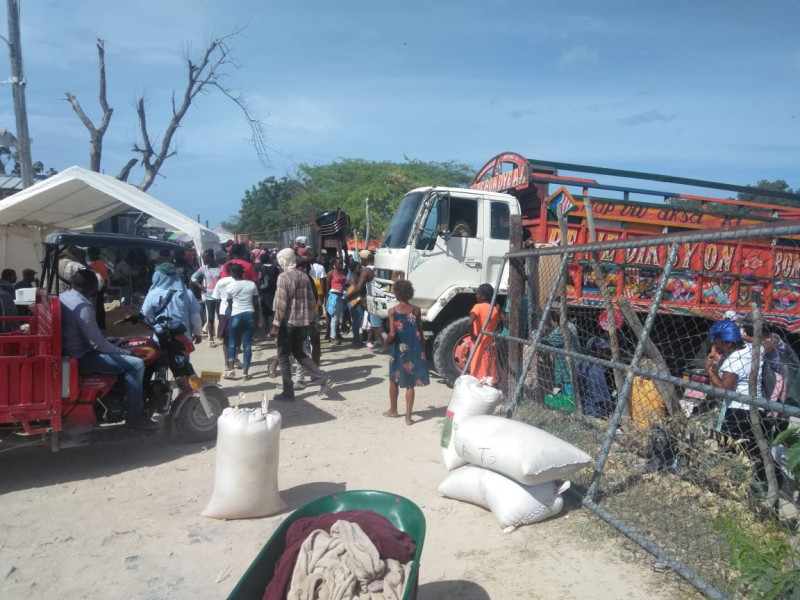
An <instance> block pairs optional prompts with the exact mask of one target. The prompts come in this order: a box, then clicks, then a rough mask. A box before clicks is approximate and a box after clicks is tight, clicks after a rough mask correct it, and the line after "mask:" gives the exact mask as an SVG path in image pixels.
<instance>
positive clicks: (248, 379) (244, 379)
mask: <svg viewBox="0 0 800 600" xmlns="http://www.w3.org/2000/svg"><path fill="white" fill-rule="evenodd" d="M252 378H253V376H252V375H250V374H249V373H245V374H244V375H242V380H243V381H250V380H251V379H252Z"/></svg>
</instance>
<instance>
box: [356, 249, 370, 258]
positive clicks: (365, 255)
mask: <svg viewBox="0 0 800 600" xmlns="http://www.w3.org/2000/svg"><path fill="white" fill-rule="evenodd" d="M358 255H359V256H360V257H361V258H369V257H370V256H372V252H370V251H369V250H361V251H359V253H358Z"/></svg>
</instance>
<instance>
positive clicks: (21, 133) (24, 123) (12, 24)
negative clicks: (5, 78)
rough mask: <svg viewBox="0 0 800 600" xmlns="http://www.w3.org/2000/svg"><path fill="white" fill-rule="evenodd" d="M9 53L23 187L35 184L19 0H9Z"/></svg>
mask: <svg viewBox="0 0 800 600" xmlns="http://www.w3.org/2000/svg"><path fill="white" fill-rule="evenodd" d="M6 44H8V55H9V57H10V59H11V79H10V80H9V83H11V89H12V91H13V94H14V116H15V118H16V121H17V156H18V158H19V169H20V174H21V175H22V187H23V188H27V187H30V186H32V185H33V165H32V162H31V138H30V136H29V135H28V111H27V109H26V108H25V76H24V75H23V73H22V42H21V40H20V34H19V0H8V39H7V40H6Z"/></svg>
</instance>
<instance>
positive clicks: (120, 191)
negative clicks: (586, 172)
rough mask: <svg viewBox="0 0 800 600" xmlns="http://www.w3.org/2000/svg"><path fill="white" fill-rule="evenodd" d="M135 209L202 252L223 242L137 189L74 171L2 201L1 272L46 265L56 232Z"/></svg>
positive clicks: (0, 206)
mask: <svg viewBox="0 0 800 600" xmlns="http://www.w3.org/2000/svg"><path fill="white" fill-rule="evenodd" d="M128 208H135V209H137V210H140V211H142V212H143V213H146V214H148V215H151V216H153V217H155V218H157V219H159V220H161V221H163V222H165V223H168V224H170V225H172V226H173V227H175V229H178V230H180V231H185V232H187V233H188V234H189V235H191V237H192V240H193V241H194V243H195V247H196V248H197V249H198V252H202V250H204V249H206V248H216V247H218V246H219V237H218V236H217V234H216V233H214V232H213V231H211V230H210V229H208V228H206V227H203V226H202V225H200V224H199V223H197V222H196V221H193V220H192V219H191V218H189V217H187V216H186V215H184V214H183V213H180V212H178V211H177V210H175V209H174V208H171V207H169V206H167V205H166V204H164V203H163V202H160V201H158V200H156V199H155V198H153V197H152V196H150V195H148V194H146V193H145V192H143V191H141V190H140V189H138V188H137V187H135V186H132V185H130V184H129V183H125V182H123V181H119V180H118V179H115V178H114V177H111V176H110V175H102V174H100V173H95V172H93V171H88V170H86V169H83V168H81V167H70V168H69V169H66V170H65V171H62V172H61V173H58V174H57V175H54V176H53V177H50V178H49V179H45V180H44V181H41V182H39V183H37V184H35V185H33V186H31V187H29V188H27V189H24V190H22V191H21V192H17V193H16V194H14V195H13V196H10V197H9V198H7V199H5V200H3V201H0V267H2V268H12V269H16V270H17V272H20V271H21V270H22V269H23V268H26V267H31V266H34V265H38V264H41V262H42V260H43V259H44V251H43V248H42V239H43V238H44V236H45V235H46V234H47V233H50V232H51V231H54V230H56V229H66V230H80V229H86V228H89V227H91V226H92V225H94V224H95V223H97V222H99V221H102V220H103V219H107V218H108V217H111V216H114V215H116V214H118V213H121V212H123V211H125V210H127V209H128Z"/></svg>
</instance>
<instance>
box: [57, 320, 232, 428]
mask: <svg viewBox="0 0 800 600" xmlns="http://www.w3.org/2000/svg"><path fill="white" fill-rule="evenodd" d="M123 323H128V324H132V325H137V324H141V325H144V326H145V327H147V328H148V329H149V330H150V331H151V332H152V335H151V336H149V337H147V336H131V337H125V338H121V339H117V340H113V339H112V340H109V341H110V342H111V343H113V344H115V345H117V346H119V347H120V348H123V349H125V350H127V351H129V352H130V353H131V354H132V355H133V356H137V357H139V358H141V359H142V360H143V361H144V363H145V371H144V382H143V383H144V410H145V412H146V413H147V415H148V416H150V417H152V416H153V414H155V413H159V414H162V415H164V427H165V431H166V433H167V435H168V436H170V437H173V436H178V437H181V438H183V439H184V440H186V441H189V442H202V441H208V440H212V439H215V438H216V435H217V419H218V418H219V416H220V415H221V414H222V411H223V410H224V409H225V408H226V407H227V406H228V399H227V396H226V395H225V393H224V392H223V391H222V390H221V389H220V388H219V387H218V386H217V385H216V384H213V383H206V382H204V381H203V380H202V379H201V378H200V377H199V376H198V375H197V374H196V373H195V370H194V367H193V366H192V364H191V362H190V361H189V355H190V354H191V353H192V352H193V351H194V344H193V343H192V340H191V339H190V338H189V337H188V336H187V335H186V328H185V326H184V325H183V324H181V323H177V322H173V320H172V319H170V318H169V317H166V316H160V317H158V318H157V319H156V320H155V321H154V322H150V321H149V320H148V319H147V318H146V317H145V316H144V315H142V314H139V313H136V314H133V315H129V316H127V317H125V318H124V319H121V320H119V321H117V322H116V323H115V324H116V325H121V324H123ZM170 374H171V375H172V380H171V381H170V378H169V376H170ZM78 388H79V396H78V399H77V402H76V405H75V410H74V411H70V413H72V414H68V415H67V419H68V421H71V422H75V421H84V422H87V421H89V422H90V423H91V421H94V422H95V423H96V424H100V425H103V424H111V423H120V422H122V421H124V420H125V417H126V411H125V406H126V397H125V396H126V395H125V380H124V375H122V374H120V375H106V374H91V375H80V376H79V385H78ZM175 389H177V395H174V394H173V391H174V390H175ZM81 407H83V408H84V410H83V411H81V410H79V409H80V408H81ZM88 407H91V415H90V414H88V411H87V410H86V408H88ZM76 412H77V414H76ZM81 413H82V414H81Z"/></svg>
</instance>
